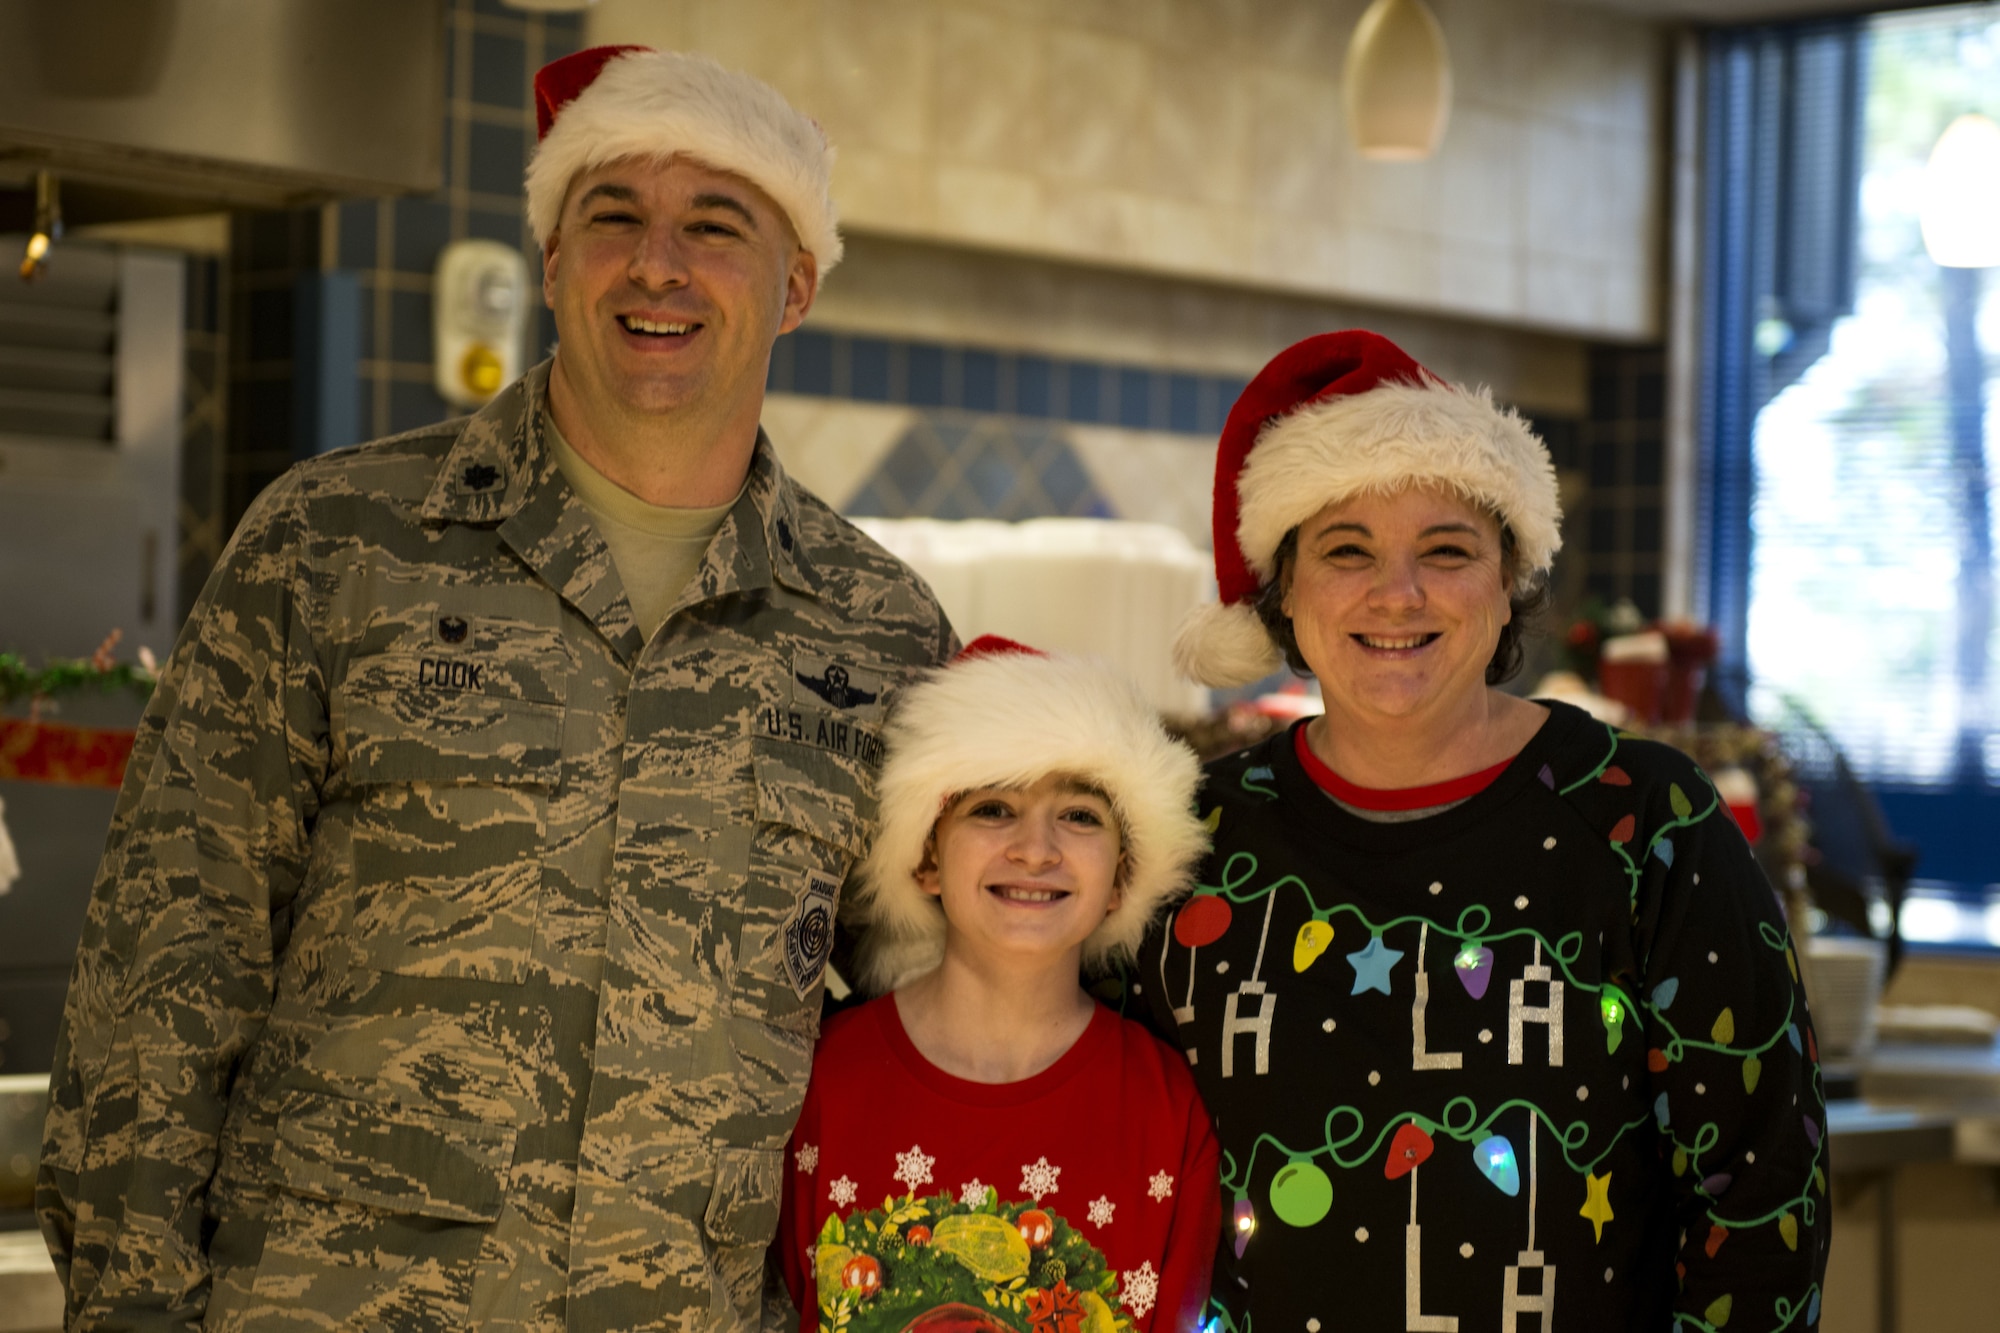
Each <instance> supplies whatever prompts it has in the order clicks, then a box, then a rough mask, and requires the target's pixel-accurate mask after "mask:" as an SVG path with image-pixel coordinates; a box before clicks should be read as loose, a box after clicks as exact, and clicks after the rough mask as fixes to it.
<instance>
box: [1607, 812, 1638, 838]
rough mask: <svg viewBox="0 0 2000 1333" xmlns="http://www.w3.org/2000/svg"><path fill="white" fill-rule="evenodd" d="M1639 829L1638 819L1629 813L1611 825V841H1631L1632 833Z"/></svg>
mask: <svg viewBox="0 0 2000 1333" xmlns="http://www.w3.org/2000/svg"><path fill="white" fill-rule="evenodd" d="M1638 831H1639V821H1638V820H1636V819H1634V818H1633V817H1632V816H1631V815H1627V816H1625V818H1623V819H1621V820H1619V821H1618V822H1617V823H1616V824H1613V825H1612V826H1611V841H1613V842H1618V843H1625V842H1630V841H1632V835H1633V834H1634V833H1637V832H1638Z"/></svg>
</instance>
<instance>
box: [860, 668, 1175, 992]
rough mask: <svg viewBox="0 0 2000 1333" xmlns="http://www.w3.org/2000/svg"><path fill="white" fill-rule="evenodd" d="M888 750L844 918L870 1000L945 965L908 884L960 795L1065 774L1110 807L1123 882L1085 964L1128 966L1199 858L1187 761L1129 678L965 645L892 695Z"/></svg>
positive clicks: (940, 942) (939, 917)
mask: <svg viewBox="0 0 2000 1333" xmlns="http://www.w3.org/2000/svg"><path fill="white" fill-rule="evenodd" d="M886 740H887V754H886V755H885V757H884V759H883V762H882V777H881V781H880V783H879V784H878V790H879V792H880V796H881V810H882V821H881V827H880V830H879V831H878V832H877V833H876V835H875V843H874V846H873V847H872V848H871V849H870V851H869V853H868V858H867V859H866V860H865V861H863V862H862V864H861V874H860V876H859V881H860V882H859V884H858V886H857V888H856V891H855V894H854V896H853V898H852V899H850V901H849V903H848V909H847V910H848V914H849V917H850V919H851V920H853V921H855V922H856V923H857V924H858V925H859V926H860V927H861V928H862V934H861V939H860V957H859V963H860V973H861V976H860V980H861V984H862V987H863V988H864V989H866V990H868V991H869V992H871V993H873V994H878V995H879V994H882V993H885V992H887V991H890V990H894V989H895V988H896V987H897V986H899V985H901V984H902V983H903V982H905V981H908V980H909V979H911V978H912V977H916V976H920V975H922V974H923V973H925V972H928V971H930V970H931V969H932V968H934V967H936V966H937V965H938V963H939V962H940V961H942V960H943V958H944V936H945V920H944V909H943V908H942V907H941V906H940V905H939V903H938V900H937V899H936V898H935V897H933V896H932V895H930V894H929V893H926V892H925V891H924V890H923V888H922V887H921V886H919V885H918V883H917V879H916V874H917V867H918V866H919V865H921V864H922V863H923V860H924V853H925V849H926V846H927V844H928V843H929V841H930V836H931V831H932V829H933V828H935V827H936V825H937V821H938V816H939V815H940V814H942V813H943V812H944V809H945V807H946V806H947V805H948V804H949V803H950V801H951V799H952V798H953V797H955V796H957V795H958V794H959V793H961V792H965V791H970V790H973V789H974V788H978V787H1025V786H1029V785H1031V784H1033V783H1035V782H1037V781H1039V780H1041V779H1042V778H1044V777H1047V776H1048V775H1049V774H1051V773H1063V774H1067V775H1069V776H1072V777H1075V778H1078V779H1080V780H1082V781H1084V782H1087V783H1089V784H1090V785H1092V786H1094V787H1096V788H1098V789H1099V790H1100V791H1102V792H1103V793H1104V794H1105V796H1107V797H1108V798H1109V799H1110V801H1111V808H1112V812H1113V813H1114V814H1115V815H1116V817H1117V820H1118V830H1119V836H1120V839H1121V842H1120V847H1121V850H1122V852H1123V854H1124V861H1125V872H1124V873H1125V880H1124V884H1123V885H1122V887H1121V892H1120V896H1119V900H1118V906H1117V907H1115V908H1113V909H1112V910H1111V912H1110V914H1109V915H1108V916H1106V917H1105V919H1104V923H1103V924H1102V925H1100V926H1098V928H1097V929H1096V931H1094V932H1093V933H1092V934H1091V936H1090V937H1089V939H1087V940H1085V941H1084V946H1083V961H1084V964H1085V966H1086V967H1092V968H1096V967H1101V966H1103V965H1104V964H1105V963H1106V962H1108V961H1109V960H1110V959H1112V958H1113V957H1115V956H1118V955H1120V954H1123V955H1127V956H1129V955H1130V954H1131V953H1132V951H1133V950H1134V949H1136V948H1137V947H1138V944H1139V941H1140V939H1141V938H1142V937H1143V936H1144V935H1145V933H1146V927H1147V925H1148V924H1150V923H1151V921H1152V919H1153V917H1154V915H1155V914H1156V913H1157V912H1158V911H1159V910H1160V908H1161V907H1162V906H1164V905H1165V903H1166V902H1167V901H1168V899H1170V898H1172V897H1173V896H1174V895H1176V894H1177V893H1179V892H1180V891H1181V890H1183V889H1184V888H1186V886H1187V883H1188V876H1189V874H1190V873H1191V872H1192V870H1193V868H1194V863H1195V860H1196V858H1198V857H1199V856H1200V855H1201V854H1202V853H1203V852H1204V851H1205V850H1207V846H1208V835H1207V833H1206V832H1205V831H1204V830H1203V828H1202V825H1201V823H1200V821H1199V820H1197V819H1196V818H1195V814H1194V794H1195V787H1196V785H1197V784H1198V783H1199V782H1200V780H1201V765H1200V763H1199V761H1198V760H1196V758H1195V755H1194V752H1193V751H1192V750H1190V749H1188V748H1187V747H1186V746H1185V745H1182V744H1180V743H1179V742H1178V741H1175V740H1174V739H1172V738H1171V737H1169V736H1168V735H1167V733H1166V730H1165V728H1163V727H1162V726H1161V725H1160V719H1159V715H1158V714H1157V713H1156V712H1155V711H1154V709H1153V707H1152V705H1150V704H1148V703H1147V702H1146V700H1145V698H1144V696H1142V695H1141V694H1140V693H1139V691H1138V689H1137V688H1135V687H1134V686H1133V684H1132V683H1131V682H1130V681H1129V680H1127V679H1125V678H1124V677H1123V676H1120V675H1117V674H1115V673H1113V672H1111V671H1109V670H1107V669H1106V668H1104V667H1102V666H1099V665H1097V664H1095V663H1093V662H1089V661H1086V660H1084V659H1081V658H1076V657H1068V656H1062V655H1056V654H1046V653H1039V652H1036V651H1035V650H1034V649H1031V648H1025V647H1023V646H1022V645H1020V644H1018V643H1013V642H1011V641H1009V640H1007V639H1002V638H999V637H997V636H992V635H988V636H986V637H983V638H980V639H976V640H974V641H973V642H972V643H971V644H970V645H969V646H968V647H967V648H966V649H965V651H963V652H961V653H960V654H959V655H958V656H957V657H955V658H953V659H952V661H951V663H950V664H949V665H948V666H945V667H943V668H941V669H939V670H937V671H934V672H932V673H931V674H930V675H929V676H927V677H926V678H925V679H923V680H922V681H920V682H918V683H917V684H916V685H913V686H911V687H910V689H909V690H907V691H906V692H905V693H904V695H903V697H902V698H901V699H900V700H898V701H897V703H896V705H895V708H894V711H893V712H892V713H891V714H890V717H889V723H888V731H887V736H886Z"/></svg>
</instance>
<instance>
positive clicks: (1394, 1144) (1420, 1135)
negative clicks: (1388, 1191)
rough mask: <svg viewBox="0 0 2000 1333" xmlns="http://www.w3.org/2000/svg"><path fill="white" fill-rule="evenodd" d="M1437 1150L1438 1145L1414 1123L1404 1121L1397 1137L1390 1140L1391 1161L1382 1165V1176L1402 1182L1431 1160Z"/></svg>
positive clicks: (1397, 1132)
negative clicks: (1405, 1177)
mask: <svg viewBox="0 0 2000 1333" xmlns="http://www.w3.org/2000/svg"><path fill="white" fill-rule="evenodd" d="M1436 1150H1437V1144H1435V1143H1433V1142H1432V1141H1431V1136H1430V1135H1428V1134H1426V1133H1425V1132H1424V1131H1423V1128H1422V1126H1420V1125H1418V1124H1416V1123H1415V1122H1414V1121H1408V1120H1406V1121H1404V1122H1403V1126H1402V1128H1401V1129H1398V1130H1397V1131H1396V1136H1395V1137H1394V1138H1392V1139H1390V1140H1389V1160H1388V1161H1386V1162H1384V1163H1383V1164H1382V1174H1383V1175H1384V1176H1386V1177H1388V1178H1389V1179H1390V1180H1401V1179H1402V1178H1403V1177H1404V1176H1407V1175H1409V1174H1410V1172H1412V1171H1414V1170H1416V1169H1417V1168H1418V1167H1420V1166H1422V1165H1423V1164H1424V1163H1425V1162H1427V1161H1429V1160H1430V1155H1431V1154H1432V1153H1433V1152H1435V1151H1436Z"/></svg>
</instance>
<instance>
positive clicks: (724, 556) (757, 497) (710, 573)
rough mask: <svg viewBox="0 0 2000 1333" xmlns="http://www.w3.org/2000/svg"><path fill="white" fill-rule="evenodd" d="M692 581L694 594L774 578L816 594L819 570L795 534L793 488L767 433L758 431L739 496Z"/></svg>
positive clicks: (730, 589)
mask: <svg viewBox="0 0 2000 1333" xmlns="http://www.w3.org/2000/svg"><path fill="white" fill-rule="evenodd" d="M693 582H694V583H695V584H699V585H700V587H699V588H698V589H696V588H693V587H691V588H690V589H689V591H690V593H691V594H694V595H695V596H699V597H713V596H716V595H718V594H720V593H725V592H740V591H744V590H747V589H751V588H763V587H769V586H770V585H771V584H772V583H774V582H775V583H778V584H780V585H782V586H784V587H786V588H790V589H791V590H792V591H794V592H801V593H805V594H807V595H808V596H813V597H817V596H818V595H819V592H820V577H819V571H818V570H816V569H814V568H813V565H812V561H811V558H810V557H809V556H807V554H806V551H805V543H804V541H803V540H802V539H801V537H800V534H799V493H798V488H797V487H796V486H794V485H793V484H792V480H791V478H790V477H788V476H786V475H785V469H784V465H783V464H781V463H780V462H779V461H778V452H777V450H776V449H774V448H772V447H771V438H770V436H768V435H766V434H764V432H763V431H762V430H761V429H759V430H758V432H757V446H756V449H755V450H754V451H753V452H752V453H751V456H750V476H749V479H748V482H747V483H746V484H745V486H744V487H743V494H742V495H741V496H740V497H738V499H737V501H736V507H735V508H734V509H732V510H730V511H729V517H728V518H727V519H725V520H724V522H723V526H722V530H721V531H720V532H718V533H716V535H715V541H713V542H712V543H710V545H709V551H708V559H707V560H706V561H705V562H704V563H703V566H702V568H701V569H700V570H698V571H696V574H695V578H694V580H693Z"/></svg>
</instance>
